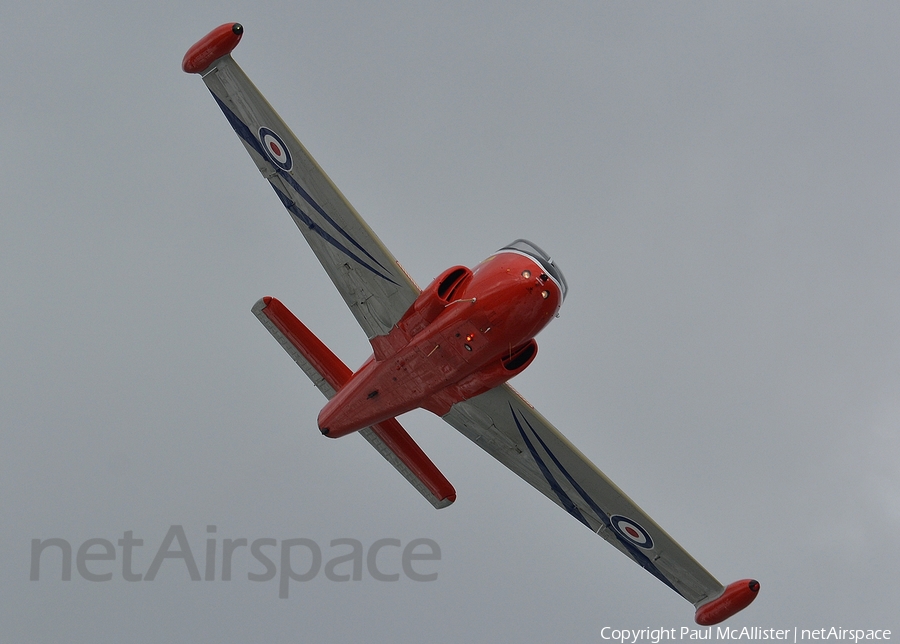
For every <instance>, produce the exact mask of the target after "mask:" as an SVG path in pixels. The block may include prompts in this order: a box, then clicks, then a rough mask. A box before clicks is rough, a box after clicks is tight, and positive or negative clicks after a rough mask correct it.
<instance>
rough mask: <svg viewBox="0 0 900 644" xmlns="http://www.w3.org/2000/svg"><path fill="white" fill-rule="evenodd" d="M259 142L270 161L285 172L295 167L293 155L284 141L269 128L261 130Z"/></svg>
mask: <svg viewBox="0 0 900 644" xmlns="http://www.w3.org/2000/svg"><path fill="white" fill-rule="evenodd" d="M259 142H260V143H262V147H263V150H264V151H265V153H266V156H267V157H269V160H270V161H271V162H272V163H274V164H275V165H276V166H278V167H279V168H281V169H282V170H284V171H285V172H287V171H288V170H290V169H291V166H293V165H294V161H293V160H292V159H291V153H290V151H289V150H288V149H287V146H286V145H285V144H284V141H282V140H281V137H280V136H278V135H277V134H275V133H274V132H273V131H272V130H270V129H269V128H267V127H261V128H259Z"/></svg>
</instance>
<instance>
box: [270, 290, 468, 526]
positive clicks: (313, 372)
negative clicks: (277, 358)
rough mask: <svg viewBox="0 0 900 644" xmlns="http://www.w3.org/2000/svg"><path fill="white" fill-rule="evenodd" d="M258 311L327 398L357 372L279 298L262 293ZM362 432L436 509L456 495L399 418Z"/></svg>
mask: <svg viewBox="0 0 900 644" xmlns="http://www.w3.org/2000/svg"><path fill="white" fill-rule="evenodd" d="M253 314H254V315H256V317H257V318H259V321H260V322H262V324H263V326H265V327H266V329H268V331H269V333H271V334H272V336H273V337H274V338H275V339H276V340H278V343H279V344H280V345H281V346H282V347H283V348H284V350H285V351H287V353H288V355H290V356H291V358H293V359H294V362H296V363H297V364H298V365H299V366H300V368H301V369H302V370H303V372H304V373H305V374H306V375H307V376H308V377H309V379H310V380H312V382H313V384H314V385H315V386H316V388H317V389H318V390H319V391H321V392H322V393H323V394H325V396H326V397H327V398H329V399H330V398H332V397H333V396H334V394H335V392H337V391H338V390H339V389H340V388H341V387H342V386H343V385H344V384H345V383H346V382H347V381H348V380H349V379H350V376H351V375H352V371H351V370H350V369H349V368H348V367H347V366H346V365H345V364H344V363H343V362H342V361H341V359H340V358H338V357H337V356H336V355H334V353H333V352H332V351H331V350H330V349H329V348H328V347H327V346H325V344H324V343H323V342H322V341H321V340H319V338H317V337H316V336H315V335H314V334H313V333H312V331H310V330H309V329H308V328H307V327H306V325H304V324H303V323H302V322H301V321H300V320H299V319H297V317H296V316H294V314H293V313H291V312H290V311H289V310H288V309H287V307H286V306H284V304H282V303H281V302H280V301H279V300H276V299H275V298H273V297H264V298H262V299H261V300H259V301H258V302H257V303H256V304H255V305H254V306H253ZM359 433H360V434H362V436H363V438H365V439H366V440H367V441H368V442H369V444H370V445H372V447H374V448H375V450H376V451H377V452H378V453H379V454H381V455H382V456H383V457H384V458H385V459H386V460H387V461H388V462H389V463H390V464H391V465H393V466H394V468H396V470H397V471H398V472H400V474H402V475H403V477H404V478H405V479H406V480H407V481H409V482H410V483H411V484H412V486H413V487H414V488H416V489H417V490H418V491H419V493H420V494H422V496H424V497H425V498H426V499H427V500H428V501H429V503H431V504H432V505H433V506H434V507H435V508H438V509H440V508H445V507H447V506H448V505H450V504H451V503H453V501H455V500H456V490H455V489H454V488H453V485H452V484H451V483H450V481H448V480H447V479H446V477H444V475H443V474H442V473H441V471H440V470H439V469H438V468H437V466H436V465H435V464H434V463H433V462H432V461H431V459H429V458H428V456H427V455H426V454H425V452H423V451H422V448H420V447H419V445H418V444H417V443H416V442H415V441H414V440H413V438H412V436H410V435H409V434H408V433H407V432H406V430H405V429H403V427H402V426H401V425H400V423H398V422H397V419H395V418H390V419H388V420H386V421H384V422H381V423H378V424H376V425H373V426H371V427H367V428H365V429H362V430H360V432H359Z"/></svg>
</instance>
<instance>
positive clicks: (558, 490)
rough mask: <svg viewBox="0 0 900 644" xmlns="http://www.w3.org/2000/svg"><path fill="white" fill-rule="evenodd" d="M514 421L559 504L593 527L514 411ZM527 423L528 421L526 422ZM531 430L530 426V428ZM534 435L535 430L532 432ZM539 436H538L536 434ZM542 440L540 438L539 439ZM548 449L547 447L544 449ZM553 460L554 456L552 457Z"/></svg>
mask: <svg viewBox="0 0 900 644" xmlns="http://www.w3.org/2000/svg"><path fill="white" fill-rule="evenodd" d="M510 409H512V405H510ZM513 420H515V421H516V427H518V428H519V434H520V435H521V436H522V440H523V441H525V445H526V446H527V447H528V451H529V452H531V456H532V457H533V458H534V460H535V462H536V463H537V464H538V467H539V468H540V469H541V474H543V475H544V478H545V479H547V483H549V484H550V489H551V490H553V492H554V493H555V494H556V496H557V497H558V498H559V502H560V503H561V504H562V506H563V508H565V510H566V512H568V513H569V514H571V515H572V516H573V517H575V518H576V519H578V520H579V521H581V522H582V523H583V524H584V525H586V526H587V527H589V528H590V527H591V526H590V524H589V523H588V522H587V519H585V518H584V515H583V514H581V510H579V509H578V506H577V505H575V502H574V501H572V499H571V498H570V497H569V495H568V494H566V491H565V490H563V489H562V487H560V485H559V482H558V481H557V480H556V479H555V478H554V477H553V474H552V473H551V472H550V468H549V467H547V464H546V463H545V462H544V459H542V458H541V457H540V456H539V455H538V453H537V450H536V449H535V448H534V445H532V444H531V441H530V440H529V439H528V436H526V435H525V430H524V429H522V425H521V424H520V423H519V417H518V415H517V414H516V412H515V411H513ZM525 422H526V423H527V422H528V421H525ZM529 428H530V426H529ZM531 431H532V433H533V432H534V430H533V429H532V430H531ZM535 436H537V434H535ZM538 440H540V437H538ZM544 449H546V447H545V448H544ZM551 458H552V455H551Z"/></svg>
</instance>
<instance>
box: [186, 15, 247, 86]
mask: <svg viewBox="0 0 900 644" xmlns="http://www.w3.org/2000/svg"><path fill="white" fill-rule="evenodd" d="M243 35H244V28H243V27H242V26H241V25H240V23H237V22H228V23H225V24H224V25H219V26H218V27H216V28H215V29H213V30H212V31H210V32H209V33H208V34H206V35H205V36H203V38H201V39H200V40H198V41H197V42H196V43H195V44H194V46H193V47H191V48H190V49H188V51H187V53H186V54H185V55H184V59H183V60H182V61H181V69H183V70H184V71H186V72H187V73H188V74H200V73H202V72H205V71H206V70H207V69H209V68H210V66H211V65H212V64H213V63H214V62H215V61H217V60H219V59H220V58H221V57H222V56H227V55H228V54H230V53H231V52H232V51H233V50H234V48H235V47H237V44H238V43H239V42H240V41H241V36H243Z"/></svg>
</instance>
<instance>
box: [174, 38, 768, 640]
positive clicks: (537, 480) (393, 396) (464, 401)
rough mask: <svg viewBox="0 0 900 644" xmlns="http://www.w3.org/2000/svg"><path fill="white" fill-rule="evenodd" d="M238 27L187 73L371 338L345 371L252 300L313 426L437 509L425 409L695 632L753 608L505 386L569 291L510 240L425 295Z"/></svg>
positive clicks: (282, 311) (445, 487)
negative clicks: (261, 71)
mask: <svg viewBox="0 0 900 644" xmlns="http://www.w3.org/2000/svg"><path fill="white" fill-rule="evenodd" d="M243 33H244V30H243V27H241V25H240V24H238V23H227V24H224V25H221V26H220V27H217V28H216V29H214V30H213V31H211V32H210V33H209V34H208V35H207V36H206V37H204V38H203V39H201V40H200V41H199V42H197V44H195V45H194V46H193V47H191V48H190V49H189V50H188V52H187V54H186V55H185V57H184V60H183V62H182V68H183V69H184V71H186V72H189V73H196V74H199V75H200V76H201V77H202V79H203V82H204V84H205V85H206V86H207V88H208V89H209V91H210V92H211V93H212V96H213V98H214V99H215V101H216V104H217V105H218V106H219V108H220V109H221V110H222V113H223V114H224V115H225V118H226V119H227V121H228V123H229V124H230V125H231V127H232V128H233V129H234V131H235V133H236V134H237V136H238V138H239V140H240V141H241V143H242V144H243V145H244V148H245V149H246V150H247V153H248V154H249V155H250V157H251V159H252V160H253V162H254V163H255V164H256V166H257V168H258V169H259V171H260V172H261V173H262V175H263V177H265V178H266V180H267V181H268V182H269V184H270V185H271V186H272V189H273V190H274V191H275V194H276V195H277V196H278V199H279V200H280V202H281V203H282V205H283V206H284V207H285V209H286V210H287V212H288V213H289V215H290V217H291V219H292V220H293V222H294V223H295V224H296V226H297V228H298V229H299V230H300V232H301V234H302V235H303V237H304V238H305V239H306V241H307V242H308V244H309V246H310V248H311V249H312V251H313V252H314V253H315V255H316V257H317V258H318V259H319V261H320V262H321V264H322V267H323V268H324V269H325V272H326V273H327V275H328V277H329V278H330V279H331V280H332V282H333V283H334V285H335V287H336V288H337V290H338V292H339V293H340V294H341V296H342V297H343V299H344V301H345V302H346V303H347V306H348V307H349V309H350V311H351V313H352V314H353V315H354V317H355V318H356V320H357V322H358V323H359V325H360V327H361V328H362V329H363V331H364V332H365V334H366V336H367V337H368V339H369V342H370V344H371V347H372V355H371V356H370V357H369V359H368V360H366V361H365V362H364V363H363V365H362V366H361V367H360V368H359V369H357V370H356V371H355V372H354V371H352V370H351V369H350V368H348V367H347V366H346V365H345V364H344V363H343V362H342V361H341V360H340V359H339V358H338V357H337V356H336V355H335V354H334V353H332V352H331V350H330V349H328V347H326V346H325V345H324V344H323V343H322V342H321V341H320V340H319V339H318V338H317V337H316V336H315V335H314V334H313V333H312V332H311V331H310V330H309V329H308V328H306V326H304V325H303V323H302V322H300V320H298V319H297V318H296V317H295V316H294V315H293V314H292V313H291V312H290V311H289V310H288V309H287V308H286V307H285V306H284V305H283V304H282V303H281V302H279V301H278V300H276V299H275V298H271V297H265V298H262V299H261V300H259V301H258V302H257V303H256V305H255V306H254V307H253V313H254V314H255V315H256V316H257V318H259V320H260V322H262V324H263V325H264V326H265V327H266V329H268V331H269V332H270V333H271V334H272V336H273V337H274V338H275V339H276V340H277V341H278V342H279V344H281V346H282V347H283V348H284V350H285V351H286V352H287V353H288V355H290V356H291V358H293V359H294V361H295V362H296V363H297V365H298V366H299V367H300V368H301V369H302V370H303V371H304V373H306V375H307V376H308V377H309V378H310V379H311V380H312V382H313V384H315V386H316V387H317V388H318V389H319V391H321V392H322V393H323V394H324V395H325V397H326V398H327V399H328V402H327V403H326V404H325V406H324V407H323V408H322V410H321V412H320V413H319V417H318V425H319V429H320V430H321V432H322V433H323V434H325V435H326V436H328V437H331V438H338V437H340V436H346V435H348V434H354V433H358V434H360V435H361V436H363V438H365V439H366V440H367V441H368V442H369V443H370V444H371V445H372V446H373V447H374V448H375V449H376V450H377V451H378V452H379V453H380V454H381V455H382V456H384V458H385V459H386V460H387V461H388V462H389V463H390V464H391V465H393V466H394V468H396V470H397V471H398V472H399V473H400V474H402V475H403V476H404V477H405V478H406V480H407V481H409V482H410V483H411V484H412V485H413V487H415V489H416V490H418V491H419V492H420V493H421V494H422V496H423V497H425V498H426V499H427V500H428V501H429V502H430V503H431V504H432V505H433V506H434V507H436V508H443V507H446V506H448V505H450V504H451V503H453V501H454V500H455V499H456V491H455V489H454V488H453V486H452V485H451V484H450V482H449V481H448V480H447V479H446V477H444V475H443V474H442V473H441V471H440V470H439V469H438V468H437V466H436V465H435V464H434V463H433V462H432V461H431V459H430V458H429V457H428V456H427V455H426V454H425V453H424V452H423V451H422V449H421V448H420V447H419V446H418V445H417V444H416V443H415V441H413V439H412V438H411V437H410V435H409V434H408V433H407V432H406V431H405V430H404V429H403V427H401V426H400V423H399V422H398V421H397V419H396V416H398V415H400V414H402V413H404V412H406V411H409V410H412V409H415V408H419V407H421V408H424V409H427V410H429V411H432V412H434V413H435V414H438V415H440V416H441V417H442V418H443V419H444V420H445V421H446V422H447V423H448V424H449V425H451V426H452V427H454V428H455V429H457V430H458V431H459V432H461V433H462V434H463V435H464V436H466V437H468V438H469V439H471V440H472V441H473V442H474V443H475V444H477V445H478V446H479V447H481V448H482V449H484V450H485V451H486V452H488V453H489V454H490V455H491V456H493V457H494V458H495V459H497V460H498V461H499V462H500V463H502V464H503V465H505V466H506V467H508V468H509V469H510V470H512V471H513V472H515V473H516V474H517V475H518V476H520V477H521V478H522V479H523V480H524V481H526V482H527V483H528V484H530V485H531V486H532V487H534V488H535V489H537V490H538V491H539V492H541V493H542V494H543V495H544V496H546V497H547V498H548V499H550V500H551V501H553V502H554V503H556V504H557V505H558V506H560V507H561V508H562V509H564V510H565V511H566V512H567V513H568V514H569V515H571V516H572V517H574V518H575V519H576V520H578V521H579V522H581V523H582V524H583V525H585V526H586V527H588V528H589V529H590V530H592V531H593V532H595V533H596V534H597V535H599V536H601V537H603V538H604V539H605V540H606V541H608V542H609V543H610V544H611V545H612V546H613V547H615V548H616V549H617V550H619V551H620V552H621V553H622V554H624V555H625V556H627V557H629V558H630V559H631V560H632V561H634V562H635V563H637V564H638V565H639V566H641V567H642V568H644V569H645V570H646V571H647V572H649V573H650V574H652V575H653V576H654V577H656V578H657V579H658V580H659V581H661V582H662V583H663V584H665V585H666V586H668V587H669V588H671V589H672V590H673V591H675V592H676V593H678V594H679V595H681V596H682V597H684V598H685V599H686V600H687V601H689V602H690V603H691V604H693V605H694V608H695V610H696V612H695V620H696V621H697V623H699V624H714V623H718V622H720V621H722V620H724V619H727V618H728V617H730V616H732V615H733V614H735V613H736V612H738V611H739V610H742V609H743V608H745V607H746V606H747V605H749V604H750V602H752V601H753V600H754V598H755V597H756V594H757V592H758V590H759V583H758V582H756V581H755V580H749V579H745V580H742V581H739V582H735V583H733V584H731V585H729V586H727V587H725V586H723V585H722V584H721V583H720V582H719V581H718V580H717V579H716V578H715V577H713V576H712V575H711V574H710V573H709V572H708V571H707V570H706V569H705V568H703V566H701V565H700V564H699V563H698V562H697V561H696V560H695V559H694V558H693V557H691V555H690V554H689V553H688V552H687V551H686V550H685V549H684V548H682V547H681V546H680V545H679V544H678V543H677V542H676V541H675V540H674V539H672V537H670V536H669V535H668V534H667V533H666V532H665V530H663V529H662V528H661V527H660V526H659V525H658V524H657V523H656V522H655V521H654V520H653V519H652V518H651V517H650V516H648V515H647V513H646V512H644V511H643V510H642V509H641V508H640V507H639V506H638V505H637V504H636V503H634V501H632V500H631V499H630V498H629V497H628V496H627V495H626V494H625V493H624V492H622V490H620V489H619V488H618V487H617V486H616V485H615V483H613V482H612V481H611V480H610V479H609V478H608V477H607V476H606V475H605V474H604V473H603V472H601V471H600V470H599V469H598V468H597V467H596V466H595V465H594V464H593V463H592V462H591V461H590V460H588V459H587V458H586V457H585V456H584V455H583V454H582V453H581V452H579V451H578V450H577V449H576V448H575V447H574V446H573V445H572V444H571V443H570V442H569V441H568V440H567V439H566V438H565V436H563V435H562V433H561V432H560V431H559V430H558V429H556V427H554V426H553V425H552V424H551V423H550V422H549V421H548V420H547V419H546V418H544V417H543V416H542V415H541V414H540V413H539V412H538V411H537V410H536V409H535V408H534V407H533V406H532V405H530V404H529V403H528V402H526V401H525V400H524V399H523V398H522V396H520V395H519V394H518V393H517V392H516V391H515V390H514V389H512V387H510V386H509V384H507V381H508V380H509V379H510V378H512V377H513V376H515V375H516V374H518V373H521V372H522V370H524V369H525V368H527V367H528V366H529V365H530V364H531V363H532V361H533V360H534V357H535V355H536V353H537V342H536V341H535V339H534V338H535V336H536V335H537V334H538V332H540V331H541V329H543V328H544V327H545V326H546V325H547V324H548V323H549V322H550V320H552V319H553V318H554V317H555V316H556V315H557V314H558V313H559V309H560V306H561V305H562V303H563V300H564V299H565V297H566V292H567V285H566V280H565V278H564V277H563V274H562V272H561V271H560V270H559V268H558V267H557V266H556V264H555V263H554V262H553V261H552V260H551V259H550V257H549V255H547V254H546V253H545V252H544V251H543V250H541V249H540V248H539V247H537V246H535V245H534V244H532V243H531V242H528V241H525V240H523V239H519V240H516V241H515V242H513V243H511V244H509V245H508V246H505V247H503V248H501V249H500V250H499V251H497V252H496V253H494V254H493V255H491V256H490V257H488V259H486V260H484V261H483V262H481V263H480V264H478V265H477V266H475V268H474V269H471V270H470V269H469V268H466V267H465V266H453V267H451V268H448V269H447V270H446V271H444V272H443V273H441V274H440V275H439V276H438V277H437V278H436V279H435V280H434V281H432V282H431V284H429V285H428V287H426V288H425V289H424V290H420V289H419V287H418V286H417V285H416V284H415V282H413V280H412V279H411V278H410V277H409V276H408V275H407V274H406V272H405V271H404V270H403V269H402V268H401V267H400V264H399V263H398V262H397V260H396V258H394V256H393V255H392V254H391V252H390V251H389V250H388V249H387V248H386V247H385V246H384V244H383V243H382V242H381V240H380V239H378V237H377V236H376V235H375V233H374V232H373V231H372V230H371V228H369V226H368V224H366V222H365V221H364V220H363V218H362V217H361V216H360V215H359V213H357V212H356V210H355V209H354V208H353V206H352V205H350V203H349V202H348V201H347V199H346V198H345V197H344V196H343V195H342V194H341V192H340V191H339V190H338V188H337V187H336V186H335V185H334V183H332V181H331V180H330V179H329V178H328V176H327V175H326V174H325V172H324V171H323V170H322V169H321V167H319V165H318V164H317V163H316V161H315V160H314V159H313V158H312V156H311V155H310V154H309V152H308V151H307V150H306V148H305V147H304V146H303V144H302V143H300V141H299V140H298V139H297V137H296V136H294V134H293V133H292V132H291V130H290V128H288V126H287V125H286V124H285V123H284V121H283V120H281V117H280V116H278V114H277V113H276V112H275V110H274V109H272V106H271V105H269V103H268V102H267V101H266V99H265V98H264V97H263V96H262V94H261V93H260V92H259V90H258V89H257V88H256V87H255V86H254V85H253V83H252V82H251V81H250V79H249V78H247V76H246V74H245V73H244V72H243V70H242V69H241V68H240V66H238V64H237V63H236V62H235V61H234V59H233V58H232V57H231V52H232V50H233V49H234V48H235V47H236V46H237V44H238V42H239V41H240V40H241V37H242V36H243Z"/></svg>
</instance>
